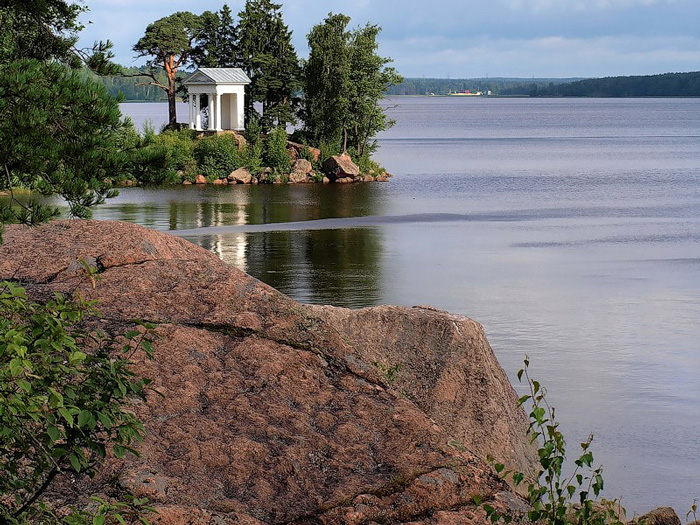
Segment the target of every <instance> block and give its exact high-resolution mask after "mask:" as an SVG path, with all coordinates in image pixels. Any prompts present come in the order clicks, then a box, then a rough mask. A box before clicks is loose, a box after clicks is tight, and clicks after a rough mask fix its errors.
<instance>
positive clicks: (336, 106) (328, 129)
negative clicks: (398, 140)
mask: <svg viewBox="0 0 700 525" xmlns="http://www.w3.org/2000/svg"><path fill="white" fill-rule="evenodd" d="M349 23H350V18H349V17H347V16H345V15H342V14H335V15H334V14H333V13H330V14H329V15H328V17H327V18H326V19H325V20H324V21H323V23H321V24H317V25H316V26H314V27H313V28H312V29H311V32H310V33H309V34H308V36H307V38H308V42H309V48H310V54H309V59H308V61H307V63H306V67H305V71H304V73H305V74H304V78H305V86H304V95H305V97H304V110H303V116H304V121H305V130H306V132H307V135H308V136H309V138H310V139H311V140H313V141H315V142H318V143H325V144H326V145H327V146H330V147H331V148H332V149H335V150H336V151H346V150H347V149H348V146H352V147H353V149H354V150H355V151H356V153H357V154H358V155H360V156H362V155H365V154H368V153H371V150H372V149H373V147H374V142H373V137H374V136H375V135H376V134H377V133H378V132H379V131H381V130H383V129H386V128H387V127H388V126H391V125H392V121H391V120H389V119H388V118H387V116H386V114H385V113H384V110H383V109H382V108H381V107H380V106H379V100H381V98H382V97H383V96H384V93H385V91H386V90H387V89H388V88H389V86H391V85H394V84H397V83H399V82H401V80H402V78H401V76H400V75H398V73H396V70H395V69H394V68H391V67H386V65H387V64H388V63H390V62H391V59H389V58H383V57H380V56H379V55H377V48H378V45H377V35H378V34H379V32H380V31H381V29H380V28H379V26H376V25H373V24H367V25H365V26H364V27H361V28H358V29H355V30H353V31H348V30H347V26H348V24H349Z"/></svg>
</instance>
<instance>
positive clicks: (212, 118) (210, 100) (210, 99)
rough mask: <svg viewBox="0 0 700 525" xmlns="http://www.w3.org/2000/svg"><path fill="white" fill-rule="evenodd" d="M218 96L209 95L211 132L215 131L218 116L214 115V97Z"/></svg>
mask: <svg viewBox="0 0 700 525" xmlns="http://www.w3.org/2000/svg"><path fill="white" fill-rule="evenodd" d="M215 96H216V93H209V95H208V97H209V130H215V129H216V126H215V122H214V121H215V119H216V115H215V114H214V97H215Z"/></svg>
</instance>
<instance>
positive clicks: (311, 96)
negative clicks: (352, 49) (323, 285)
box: [303, 13, 350, 151]
mask: <svg viewBox="0 0 700 525" xmlns="http://www.w3.org/2000/svg"><path fill="white" fill-rule="evenodd" d="M349 23H350V17H348V16H345V15H343V14H335V15H334V14H333V13H329V14H328V17H327V18H326V19H325V20H324V21H323V23H321V24H317V25H315V26H314V27H313V28H311V32H309V34H308V35H307V39H308V42H309V50H310V51H309V59H308V60H307V62H306V67H305V69H304V80H305V85H304V111H303V117H304V124H305V129H306V132H307V135H309V139H310V140H311V141H313V142H314V143H317V144H322V143H323V144H326V145H328V146H330V147H332V148H333V149H335V150H338V151H340V149H341V147H342V146H341V145H342V141H343V129H344V127H345V120H346V115H347V112H348V109H349V103H350V101H349V94H350V57H349V52H348V41H349V39H350V33H349V32H348V31H347V26H348V24H349Z"/></svg>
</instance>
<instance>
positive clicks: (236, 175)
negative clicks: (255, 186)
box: [227, 168, 253, 184]
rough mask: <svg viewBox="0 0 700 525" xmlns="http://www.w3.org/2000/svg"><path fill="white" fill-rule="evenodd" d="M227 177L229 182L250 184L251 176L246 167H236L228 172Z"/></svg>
mask: <svg viewBox="0 0 700 525" xmlns="http://www.w3.org/2000/svg"><path fill="white" fill-rule="evenodd" d="M227 179H228V181H229V182H230V183H231V184H250V182H251V181H252V180H253V176H252V175H251V174H250V171H248V168H238V169H237V170H234V171H232V172H231V173H229V175H228V177H227Z"/></svg>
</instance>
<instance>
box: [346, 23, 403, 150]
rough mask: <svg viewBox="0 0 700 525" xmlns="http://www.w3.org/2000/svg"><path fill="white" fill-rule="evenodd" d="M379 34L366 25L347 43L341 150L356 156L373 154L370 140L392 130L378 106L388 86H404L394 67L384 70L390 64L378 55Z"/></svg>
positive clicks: (372, 145)
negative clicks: (347, 84)
mask: <svg viewBox="0 0 700 525" xmlns="http://www.w3.org/2000/svg"><path fill="white" fill-rule="evenodd" d="M380 31H381V28H380V27H379V26H377V25H374V24H366V25H365V26H364V27H360V28H358V29H356V30H354V31H353V32H352V34H351V37H350V42H349V55H350V93H349V97H348V99H349V100H348V114H347V121H346V125H345V127H346V131H345V133H344V136H345V144H344V145H343V149H346V148H347V146H348V145H351V146H352V147H353V148H354V149H355V151H356V153H357V154H358V155H359V156H363V155H365V154H369V153H372V152H373V150H374V149H376V144H375V141H374V140H373V137H374V136H375V135H376V134H377V133H379V132H380V131H383V130H385V129H386V128H387V127H391V126H393V124H394V121H393V120H390V119H388V118H387V115H386V114H385V113H384V110H383V109H382V108H381V107H380V106H379V104H378V102H379V100H381V99H382V97H383V96H384V93H385V92H386V90H387V89H388V88H389V87H390V86H393V85H396V84H400V83H401V82H403V78H402V77H401V75H399V74H398V73H397V72H396V70H395V69H394V68H393V67H386V65H387V64H388V63H390V62H391V61H392V60H391V59H390V58H384V57H380V56H379V55H378V54H377V49H378V47H379V45H378V44H377V35H379V32H380Z"/></svg>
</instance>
